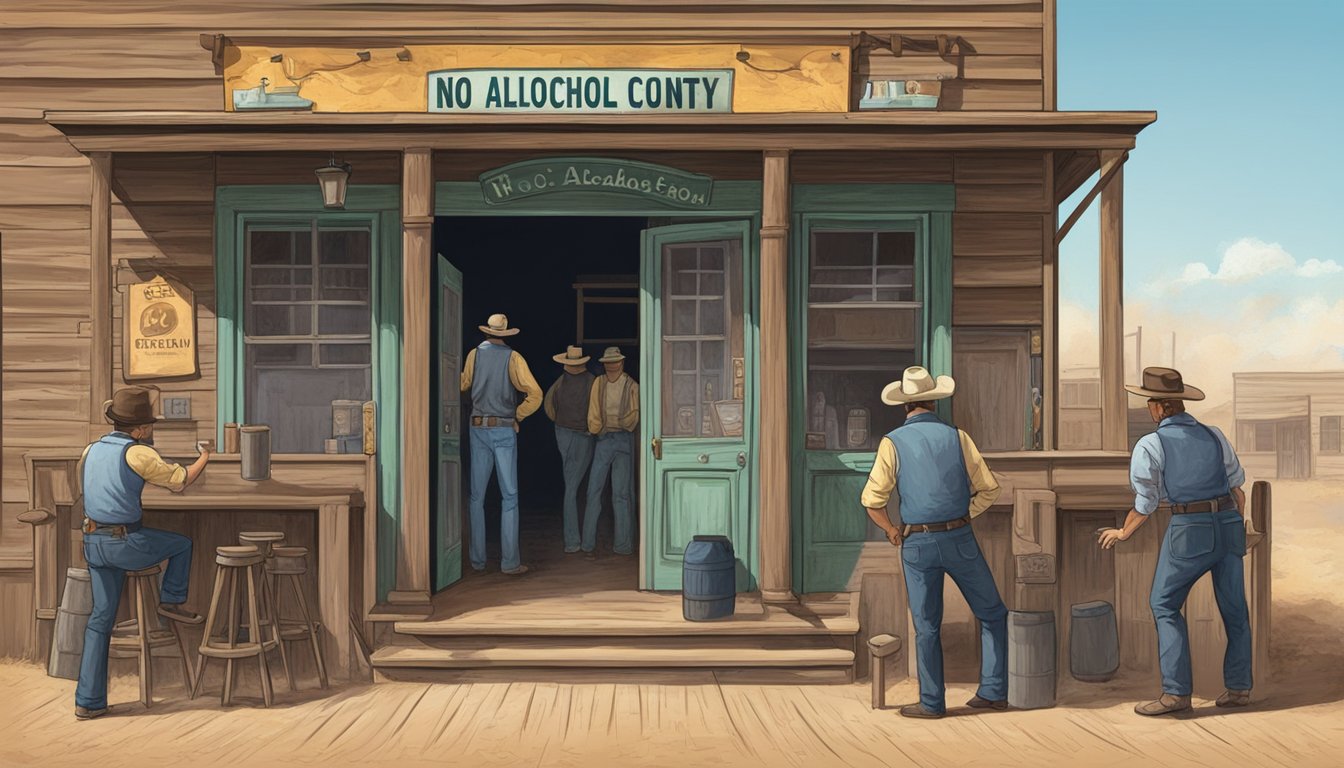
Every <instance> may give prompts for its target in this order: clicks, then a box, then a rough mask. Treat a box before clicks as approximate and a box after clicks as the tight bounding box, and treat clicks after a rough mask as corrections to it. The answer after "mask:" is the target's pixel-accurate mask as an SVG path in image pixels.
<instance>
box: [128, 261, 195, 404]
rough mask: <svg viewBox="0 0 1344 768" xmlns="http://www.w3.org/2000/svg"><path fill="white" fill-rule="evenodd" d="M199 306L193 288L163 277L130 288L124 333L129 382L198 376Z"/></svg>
mask: <svg viewBox="0 0 1344 768" xmlns="http://www.w3.org/2000/svg"><path fill="white" fill-rule="evenodd" d="M195 307H196V304H195V302H194V301H193V299H192V294H191V290H190V289H187V288H184V287H181V286H178V285H174V284H170V283H169V282H168V281H167V280H165V279H163V278H162V277H158V276H156V277H155V278H154V279H153V280H151V281H149V282H147V283H135V284H133V285H131V286H129V287H128V289H127V291H126V306H125V312H124V333H123V334H122V339H123V343H122V370H123V372H124V374H125V379H126V380H127V381H138V380H141V379H164V378H177V377H181V376H194V375H196V373H197V365H196V363H197V355H196V309H195Z"/></svg>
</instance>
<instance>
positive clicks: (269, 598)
mask: <svg viewBox="0 0 1344 768" xmlns="http://www.w3.org/2000/svg"><path fill="white" fill-rule="evenodd" d="M238 543H239V544H241V545H243V546H247V545H249V544H250V545H252V546H254V547H256V548H257V551H258V552H260V553H261V556H262V557H264V558H266V561H265V562H267V563H269V562H270V560H271V553H272V550H273V549H274V548H275V547H278V546H281V545H282V544H284V543H285V534H284V533H282V532H280V531H243V532H242V533H240V534H238ZM265 581H266V585H265V587H264V588H263V589H262V590H261V597H260V598H259V602H258V603H257V609H258V611H260V613H261V627H262V629H261V630H258V636H261V633H262V632H263V631H264V630H265V628H266V627H269V626H271V624H272V622H274V621H275V617H276V605H275V598H276V596H277V595H278V594H279V587H280V583H279V578H278V577H276V576H271V575H269V574H268V575H267V576H266V579H265ZM240 608H241V606H240ZM241 621H242V624H241V626H242V627H243V632H244V633H245V635H246V637H247V639H248V640H251V639H252V625H251V624H249V623H248V622H247V617H246V616H244V617H242V619H241ZM278 645H279V646H280V665H281V666H282V667H284V670H285V677H286V678H288V679H289V690H291V691H294V690H298V689H297V688H295V687H294V673H293V672H291V671H290V669H289V653H288V652H287V651H286V650H285V644H284V643H278Z"/></svg>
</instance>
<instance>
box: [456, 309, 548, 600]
mask: <svg viewBox="0 0 1344 768" xmlns="http://www.w3.org/2000/svg"><path fill="white" fill-rule="evenodd" d="M476 327H477V328H480V329H481V333H484V334H485V341H483V342H481V343H480V345H479V346H477V347H476V348H475V349H473V350H472V351H470V352H468V353H467V359H466V361H465V363H464V365H463V367H462V391H463V392H468V391H469V392H471V502H470V514H471V546H470V548H469V551H468V556H469V557H470V559H471V567H472V568H474V569H475V570H476V571H477V572H478V573H479V572H481V571H484V570H485V487H486V486H487V485H488V484H489V483H490V473H491V472H492V471H493V472H495V473H496V476H497V477H498V479H499V493H500V495H501V496H502V497H503V510H502V512H501V514H500V518H499V541H500V549H501V550H502V555H501V557H500V570H502V571H503V572H504V573H506V574H508V575H510V576H520V575H522V574H524V573H527V571H528V568H527V566H526V565H523V563H522V557H521V556H520V555H519V553H518V423H519V422H521V421H522V420H523V419H525V418H527V417H528V416H531V415H532V414H533V413H535V412H536V410H537V408H539V407H540V406H541V387H540V386H538V384H537V380H536V379H534V378H533V377H532V371H531V369H529V368H528V367H527V362H526V361H524V360H523V356H522V355H520V354H518V353H517V352H514V351H513V350H512V349H510V348H509V345H507V344H505V343H504V339H506V338H508V337H509V336H513V335H516V334H517V333H518V329H517V328H510V327H509V318H507V317H505V316H504V315H499V314H495V315H491V316H490V319H489V320H487V321H486V324H485V325H478V326H476ZM519 392H522V393H523V395H524V398H523V402H522V403H521V404H520V403H519V402H518V393H519Z"/></svg>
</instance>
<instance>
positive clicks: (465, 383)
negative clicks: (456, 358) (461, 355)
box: [462, 349, 476, 392]
mask: <svg viewBox="0 0 1344 768" xmlns="http://www.w3.org/2000/svg"><path fill="white" fill-rule="evenodd" d="M475 372H476V350H474V349H473V350H471V351H470V352H468V353H467V361H466V362H465V363H463V364H462V391H463V392H466V391H467V390H468V389H471V375H472V374H473V373H475Z"/></svg>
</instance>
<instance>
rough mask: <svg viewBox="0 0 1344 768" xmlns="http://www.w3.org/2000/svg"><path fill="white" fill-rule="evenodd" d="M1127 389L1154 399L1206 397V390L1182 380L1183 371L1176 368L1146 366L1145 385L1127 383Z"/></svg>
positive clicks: (1199, 398) (1144, 373) (1200, 398)
mask: <svg viewBox="0 0 1344 768" xmlns="http://www.w3.org/2000/svg"><path fill="white" fill-rule="evenodd" d="M1125 389H1126V390H1128V391H1129V392H1130V393H1132V394H1135V395H1140V396H1142V397H1147V398H1151V399H1154V400H1203V399H1204V391H1203V390H1201V389H1196V388H1195V387H1192V386H1190V385H1188V384H1186V383H1185V382H1184V381H1182V380H1181V372H1180V371H1178V370H1176V369H1175V368H1144V369H1143V385H1142V386H1138V385H1134V384H1126V385H1125Z"/></svg>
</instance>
